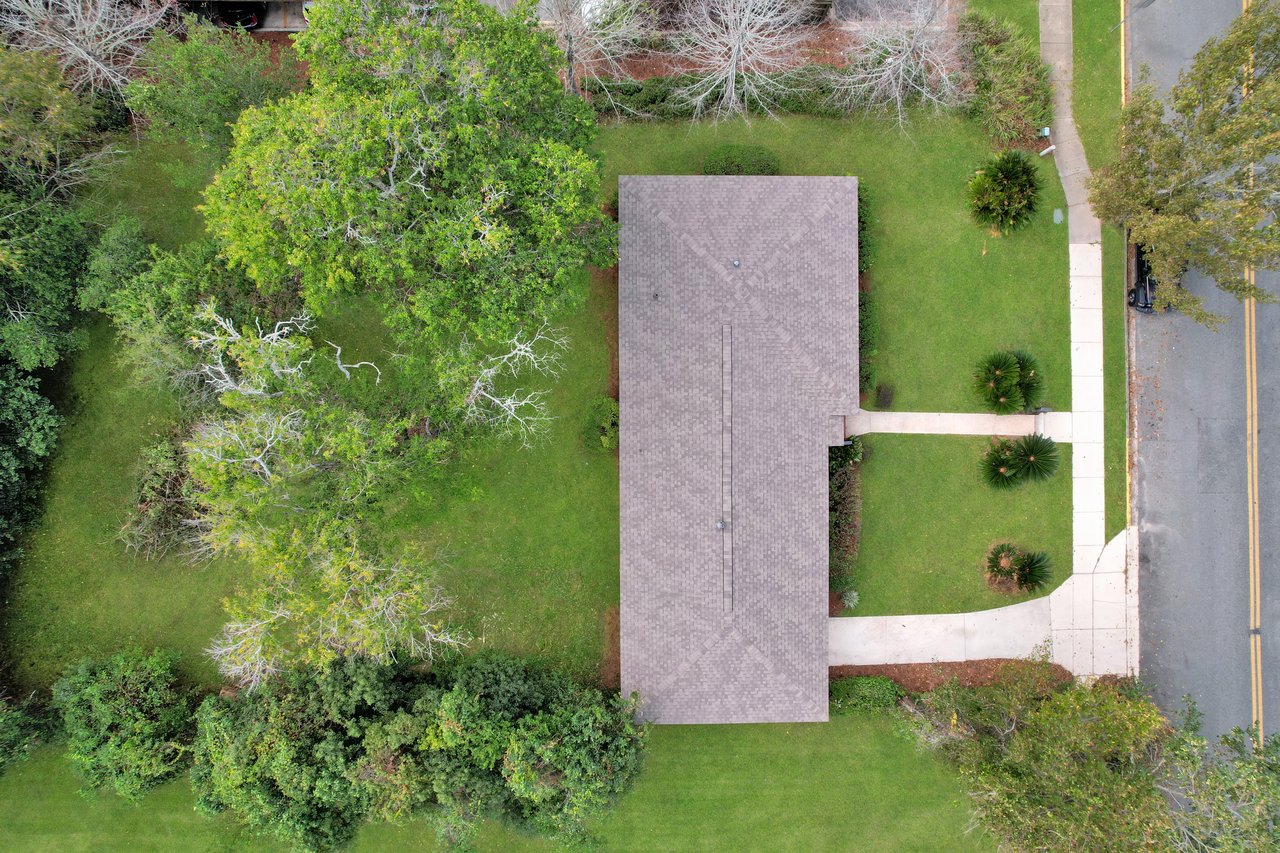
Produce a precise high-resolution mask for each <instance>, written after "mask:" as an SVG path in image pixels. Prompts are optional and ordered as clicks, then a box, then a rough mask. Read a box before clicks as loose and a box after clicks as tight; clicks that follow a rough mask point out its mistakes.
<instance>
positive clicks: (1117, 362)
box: [1071, 0, 1129, 538]
mask: <svg viewBox="0 0 1280 853" xmlns="http://www.w3.org/2000/svg"><path fill="white" fill-rule="evenodd" d="M1120 6H1121V4H1120V3H1119V2H1118V0H1115V2H1095V0H1075V2H1074V3H1073V4H1072V7H1071V12H1072V19H1073V20H1072V29H1073V32H1072V46H1073V57H1072V63H1073V65H1074V66H1075V85H1074V88H1073V90H1072V93H1073V96H1074V104H1073V109H1074V112H1075V118H1076V125H1077V127H1078V128H1079V130H1080V139H1081V141H1082V142H1083V143H1084V149H1085V155H1086V156H1087V157H1088V159H1089V167H1090V168H1091V169H1097V168H1098V167H1100V166H1103V165H1106V164H1107V163H1109V162H1111V160H1112V158H1114V157H1115V156H1116V153H1117V151H1118V148H1117V139H1116V133H1117V132H1118V130H1119V127H1120V82H1121V81H1120V31H1119V30H1118V29H1116V28H1115V25H1116V24H1117V23H1118V22H1119V20H1120ZM1124 265H1125V245H1124V238H1123V236H1122V235H1121V234H1120V232H1119V231H1118V230H1117V229H1115V228H1103V231H1102V283H1103V294H1104V297H1105V301H1104V303H1103V315H1102V323H1103V332H1102V334H1103V338H1102V340H1103V352H1104V353H1105V354H1106V361H1105V363H1104V368H1103V382H1104V386H1103V387H1104V392H1103V393H1104V395H1105V400H1106V403H1105V405H1106V410H1107V411H1106V433H1105V435H1106V448H1105V455H1106V466H1107V467H1106V470H1107V505H1106V506H1107V537H1108V538H1110V537H1112V536H1114V535H1115V534H1116V533H1118V532H1120V531H1121V530H1122V529H1124V527H1125V526H1126V525H1127V524H1128V516H1129V507H1128V501H1129V488H1128V485H1129V484H1128V476H1129V466H1128V440H1127V438H1128V422H1127V419H1126V417H1125V412H1126V410H1127V406H1128V394H1127V392H1128V387H1127V378H1128V373H1127V370H1126V359H1127V350H1126V346H1125V312H1126V308H1125V301H1124V299H1125V287H1124V280H1125V276H1124Z"/></svg>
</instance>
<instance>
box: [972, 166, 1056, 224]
mask: <svg viewBox="0 0 1280 853" xmlns="http://www.w3.org/2000/svg"><path fill="white" fill-rule="evenodd" d="M1042 185H1043V181H1042V180H1041V179H1040V172H1039V167H1038V166H1036V163H1035V161H1034V160H1032V159H1031V157H1030V156H1029V155H1027V154H1026V153H1024V152H1022V151H1005V152H1003V153H1001V154H997V155H996V156H995V157H992V158H991V159H990V160H988V161H987V162H986V163H984V164H983V165H982V167H981V168H980V169H978V170H977V171H976V172H974V173H973V176H972V177H971V178H969V184H968V188H967V189H968V195H969V210H970V211H971V212H972V213H973V218H974V219H975V220H976V221H977V222H978V224H980V225H987V226H990V227H991V228H992V229H993V230H995V231H999V232H1000V233H1002V234H1004V233H1008V232H1009V231H1012V230H1013V229H1015V228H1018V227H1020V226H1022V225H1025V224H1026V223H1027V222H1028V221H1029V220H1030V219H1031V216H1032V214H1034V213H1035V212H1036V205H1037V203H1038V201H1039V196H1040V188H1041V186H1042Z"/></svg>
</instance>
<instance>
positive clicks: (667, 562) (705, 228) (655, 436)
mask: <svg viewBox="0 0 1280 853" xmlns="http://www.w3.org/2000/svg"><path fill="white" fill-rule="evenodd" d="M619 214H620V216H619V219H620V222H621V223H622V227H621V236H620V247H619V254H620V261H619V284H618V290H619V299H618V312H619V331H618V337H619V346H618V360H619V381H620V403H621V416H620V420H619V423H620V428H621V448H620V478H621V539H622V542H621V545H622V566H621V568H622V577H621V596H622V598H621V654H622V689H623V691H624V692H631V691H636V692H638V693H639V694H640V696H641V698H642V700H643V706H642V707H643V710H642V714H643V715H644V716H645V717H646V718H648V719H652V720H655V721H656V722H660V723H726V722H784V721H814V720H825V719H826V718H827V626H826V621H827V453H826V448H827V447H828V446H829V445H830V444H832V443H835V442H837V441H839V440H840V438H842V437H843V432H842V429H841V421H840V418H841V416H844V415H850V414H853V413H854V412H855V411H856V408H857V402H858V401H857V388H858V378H857V377H858V365H857V352H858V344H857V315H858V309H857V305H858V303H857V298H858V297H857V267H858V262H857V180H856V179H855V178H837V177H785V178H774V177H710V176H706V177H703V176H697V177H632V176H623V177H622V178H621V179H620V181H619ZM735 262H736V264H735ZM720 522H723V524H720Z"/></svg>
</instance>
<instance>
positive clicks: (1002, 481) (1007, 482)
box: [982, 439, 1022, 489]
mask: <svg viewBox="0 0 1280 853" xmlns="http://www.w3.org/2000/svg"><path fill="white" fill-rule="evenodd" d="M982 478H983V479H984V480H986V481H987V485H988V486H991V487H992V488H993V489H1012V488H1013V487H1014V486H1017V485H1020V484H1021V483H1022V478H1021V477H1020V476H1019V474H1018V469H1017V467H1016V466H1015V465H1014V464H1013V444H1012V443H1011V442H1009V441H1006V440H1004V439H998V440H996V441H993V442H992V444H991V447H990V448H989V449H988V450H987V452H986V454H984V455H983V457H982Z"/></svg>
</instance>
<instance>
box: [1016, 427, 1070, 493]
mask: <svg viewBox="0 0 1280 853" xmlns="http://www.w3.org/2000/svg"><path fill="white" fill-rule="evenodd" d="M1009 458H1010V460H1011V461H1012V462H1013V466H1014V468H1015V469H1016V470H1017V476H1018V478H1019V479H1020V480H1027V481H1033V482H1034V481H1037V480H1047V479H1049V478H1050V477H1052V476H1053V475H1054V473H1055V472H1056V471H1057V470H1058V462H1059V454H1058V444H1057V442H1055V441H1054V440H1053V439H1051V438H1049V437H1048V436H1044V435H1040V434H1039V433H1035V434H1032V435H1024V436H1022V437H1021V438H1019V439H1018V440H1016V441H1014V442H1013V444H1012V446H1011V447H1010V449H1009Z"/></svg>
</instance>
